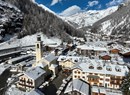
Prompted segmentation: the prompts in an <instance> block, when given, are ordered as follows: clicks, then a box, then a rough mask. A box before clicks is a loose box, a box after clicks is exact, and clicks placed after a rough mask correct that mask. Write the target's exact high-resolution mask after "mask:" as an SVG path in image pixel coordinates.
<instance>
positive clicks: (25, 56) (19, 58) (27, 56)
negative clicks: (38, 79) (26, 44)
mask: <svg viewBox="0 0 130 95" xmlns="http://www.w3.org/2000/svg"><path fill="white" fill-rule="evenodd" d="M29 57H31V55H23V56H20V57H16V58H13V59H10V60H9V61H8V63H11V62H15V61H17V60H21V59H25V58H29Z"/></svg>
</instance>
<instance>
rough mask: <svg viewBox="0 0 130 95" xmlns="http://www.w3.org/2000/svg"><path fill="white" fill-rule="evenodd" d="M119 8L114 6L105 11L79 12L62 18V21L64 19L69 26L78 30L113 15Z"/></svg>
mask: <svg viewBox="0 0 130 95" xmlns="http://www.w3.org/2000/svg"><path fill="white" fill-rule="evenodd" d="M117 8H118V7H117V6H114V7H110V8H108V9H104V10H89V11H84V12H79V13H76V14H74V15H71V16H65V17H62V19H64V20H65V21H66V22H68V23H69V24H71V25H73V26H75V27H76V28H84V27H88V26H92V25H93V24H94V23H95V22H97V21H98V20H100V19H102V18H104V17H105V16H107V15H110V14H112V13H113V12H115V11H116V10H117Z"/></svg>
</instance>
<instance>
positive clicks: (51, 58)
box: [45, 54, 57, 62]
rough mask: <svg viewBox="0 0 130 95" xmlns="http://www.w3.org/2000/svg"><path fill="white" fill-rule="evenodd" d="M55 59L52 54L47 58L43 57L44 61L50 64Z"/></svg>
mask: <svg viewBox="0 0 130 95" xmlns="http://www.w3.org/2000/svg"><path fill="white" fill-rule="evenodd" d="M55 59H57V57H56V56H55V55H53V54H49V55H48V56H47V57H45V60H47V61H48V62H51V61H53V60H55Z"/></svg>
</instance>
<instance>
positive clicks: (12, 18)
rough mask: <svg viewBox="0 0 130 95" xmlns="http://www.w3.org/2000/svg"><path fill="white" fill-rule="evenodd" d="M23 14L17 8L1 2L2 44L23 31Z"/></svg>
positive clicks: (0, 29) (0, 27) (0, 31)
mask: <svg viewBox="0 0 130 95" xmlns="http://www.w3.org/2000/svg"><path fill="white" fill-rule="evenodd" d="M22 23H23V14H22V13H21V11H20V10H19V9H17V8H16V7H15V6H12V5H10V4H8V3H5V2H0V42H2V41H6V40H9V39H10V38H11V37H13V36H14V35H13V34H15V33H19V32H20V31H21V30H22Z"/></svg>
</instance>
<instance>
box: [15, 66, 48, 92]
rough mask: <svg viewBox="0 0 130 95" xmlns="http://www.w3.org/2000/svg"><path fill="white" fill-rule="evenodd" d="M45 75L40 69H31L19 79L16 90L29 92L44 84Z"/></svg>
mask: <svg viewBox="0 0 130 95" xmlns="http://www.w3.org/2000/svg"><path fill="white" fill-rule="evenodd" d="M45 74H46V72H45V71H44V70H43V69H42V68H41V67H39V66H37V67H32V68H30V69H28V70H27V71H26V72H24V73H23V75H22V76H20V77H19V81H18V84H17V86H18V88H21V89H24V90H27V91H31V90H32V89H35V88H38V87H39V86H40V85H41V84H42V83H43V82H44V78H45Z"/></svg>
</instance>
